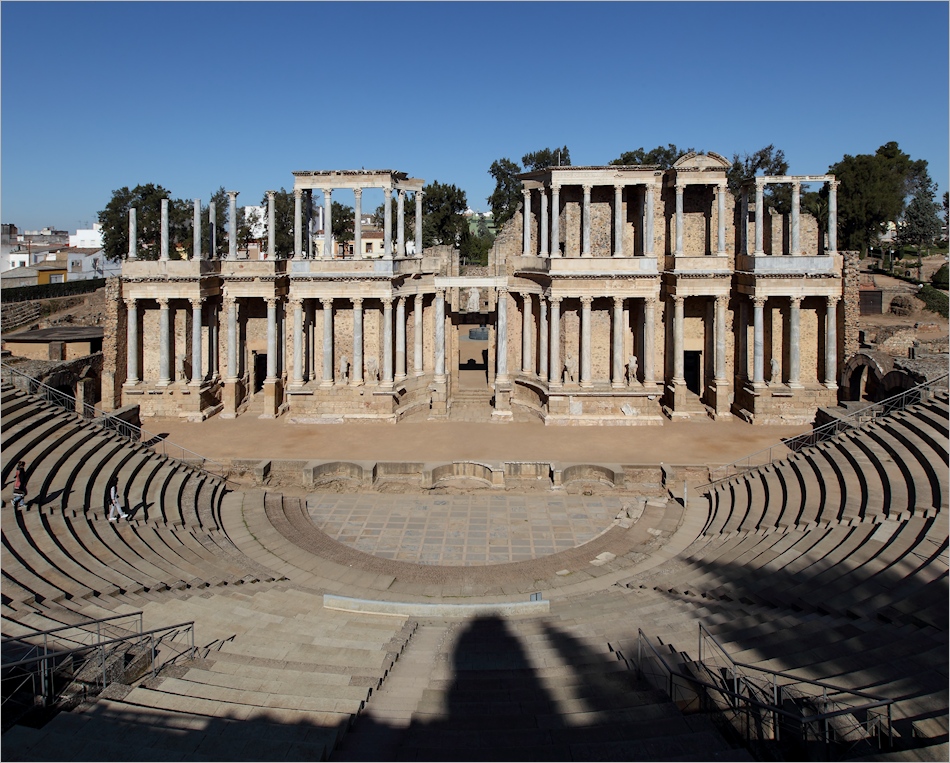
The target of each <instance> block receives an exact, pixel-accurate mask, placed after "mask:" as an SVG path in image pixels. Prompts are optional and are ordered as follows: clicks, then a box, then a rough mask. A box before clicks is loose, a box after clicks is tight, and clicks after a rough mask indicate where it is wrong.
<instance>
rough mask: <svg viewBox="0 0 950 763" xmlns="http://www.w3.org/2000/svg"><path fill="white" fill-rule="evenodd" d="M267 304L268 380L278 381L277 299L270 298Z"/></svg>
mask: <svg viewBox="0 0 950 763" xmlns="http://www.w3.org/2000/svg"><path fill="white" fill-rule="evenodd" d="M265 301H266V302H267V378H266V379H264V381H266V382H275V381H277V298H276V297H268V298H267V299H266V300H265Z"/></svg>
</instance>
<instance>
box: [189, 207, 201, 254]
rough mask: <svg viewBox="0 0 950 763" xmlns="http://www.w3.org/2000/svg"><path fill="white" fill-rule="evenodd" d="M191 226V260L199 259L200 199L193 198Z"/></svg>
mask: <svg viewBox="0 0 950 763" xmlns="http://www.w3.org/2000/svg"><path fill="white" fill-rule="evenodd" d="M191 228H192V234H193V238H192V247H191V248H192V253H191V258H192V259H193V260H200V259H201V199H195V209H194V218H193V219H192V223H191Z"/></svg>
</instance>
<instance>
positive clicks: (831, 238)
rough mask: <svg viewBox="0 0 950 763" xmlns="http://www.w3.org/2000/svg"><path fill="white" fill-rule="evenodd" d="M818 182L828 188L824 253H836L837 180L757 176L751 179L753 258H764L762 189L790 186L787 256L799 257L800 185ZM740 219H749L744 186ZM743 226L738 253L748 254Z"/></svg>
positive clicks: (804, 176) (802, 176) (828, 177)
mask: <svg viewBox="0 0 950 763" xmlns="http://www.w3.org/2000/svg"><path fill="white" fill-rule="evenodd" d="M810 182H822V183H827V185H828V231H827V233H828V251H829V253H831V254H836V253H837V251H838V181H837V180H835V179H834V177H833V176H831V175H815V176H812V175H801V176H785V175H783V176H759V177H756V178H755V234H754V239H755V240H754V251H753V255H754V256H756V257H761V256H764V255H765V241H764V238H765V203H764V201H765V187H766V186H767V185H772V184H776V183H788V184H790V185H791V186H792V212H791V221H790V226H789V227H790V229H791V230H790V236H789V239H790V240H789V252H788V253H789V254H791V255H801V254H802V253H803V252H802V244H801V186H802V183H810ZM740 204H741V209H742V220H743V221H745V220H748V217H749V194H748V186H745V187H743V189H742V196H741V199H740ZM747 238H748V237H747V233H746V225H745V224H743V226H742V229H741V241H740V245H739V249H740V252H741V253H742V254H748V253H749V243H748V240H747Z"/></svg>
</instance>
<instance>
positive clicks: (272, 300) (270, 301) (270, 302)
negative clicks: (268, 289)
mask: <svg viewBox="0 0 950 763" xmlns="http://www.w3.org/2000/svg"><path fill="white" fill-rule="evenodd" d="M264 301H265V302H266V303H267V309H268V310H270V309H271V308H272V307H277V302H278V299H277V297H265V298H264Z"/></svg>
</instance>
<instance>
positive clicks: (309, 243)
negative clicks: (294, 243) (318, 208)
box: [301, 188, 319, 259]
mask: <svg viewBox="0 0 950 763" xmlns="http://www.w3.org/2000/svg"><path fill="white" fill-rule="evenodd" d="M313 233H314V231H313V189H312V188H307V189H305V190H304V192H303V241H302V242H301V246H302V247H303V250H304V251H305V252H306V253H307V255H306V256H307V258H308V259H309V258H310V257H318V256H319V254H318V252H316V251H315V250H316V247H315V246H314V242H313V239H314V236H313Z"/></svg>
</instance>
